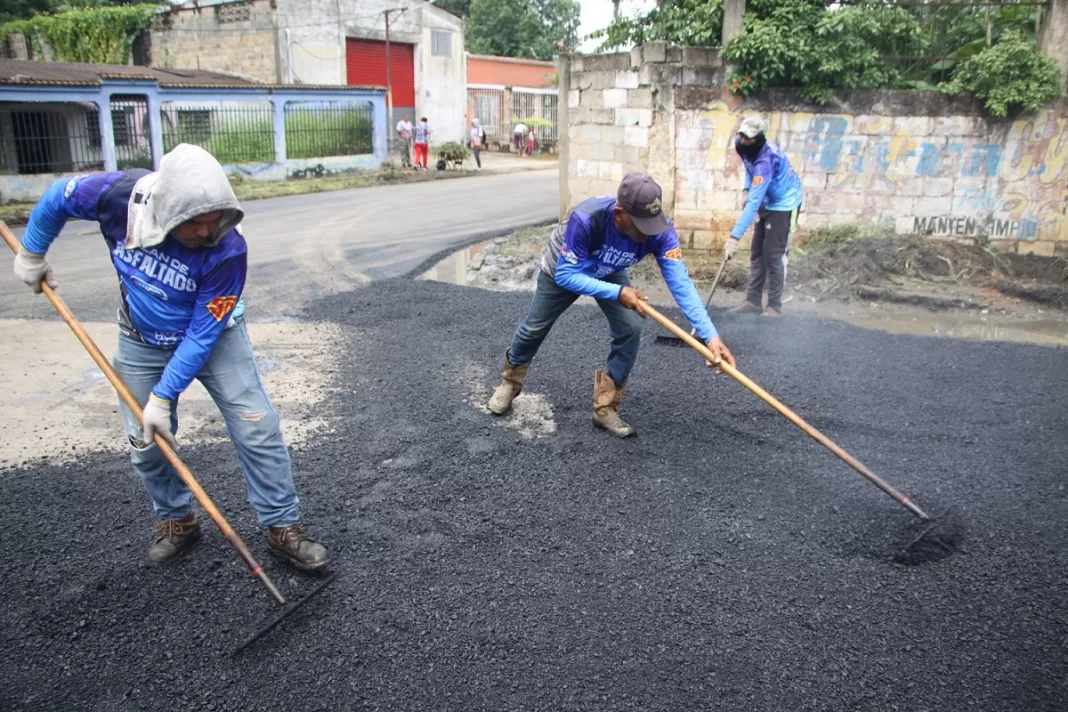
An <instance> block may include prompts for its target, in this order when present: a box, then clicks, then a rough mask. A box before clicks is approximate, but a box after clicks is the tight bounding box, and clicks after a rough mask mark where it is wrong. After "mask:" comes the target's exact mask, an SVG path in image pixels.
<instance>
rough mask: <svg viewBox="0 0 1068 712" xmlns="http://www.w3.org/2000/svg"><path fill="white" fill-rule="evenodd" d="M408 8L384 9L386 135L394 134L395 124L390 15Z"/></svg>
mask: <svg viewBox="0 0 1068 712" xmlns="http://www.w3.org/2000/svg"><path fill="white" fill-rule="evenodd" d="M407 9H408V8H404V7H392V8H390V9H388V10H383V11H382V14H383V15H385V16H386V135H387V136H392V135H393V133H392V131H391V127H392V126H393V81H392V78H391V77H390V73H389V16H390V14H392V13H394V12H399V13H403V12H404V11H405V10H407Z"/></svg>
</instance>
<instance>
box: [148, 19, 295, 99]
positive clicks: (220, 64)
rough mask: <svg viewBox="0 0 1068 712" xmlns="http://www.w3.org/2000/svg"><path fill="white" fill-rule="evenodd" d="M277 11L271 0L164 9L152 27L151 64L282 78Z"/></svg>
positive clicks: (271, 80) (264, 78) (266, 79)
mask: <svg viewBox="0 0 1068 712" xmlns="http://www.w3.org/2000/svg"><path fill="white" fill-rule="evenodd" d="M273 12H274V10H273V9H272V8H271V3H270V2H269V0H250V2H245V3H233V4H226V5H217V6H209V7H204V8H199V9H195V10H181V11H176V12H171V13H169V14H167V15H162V16H161V17H160V19H159V20H158V21H157V22H156V25H155V27H153V29H152V36H151V39H152V49H151V52H152V64H153V65H155V66H157V67H171V68H175V69H206V70H210V71H215V72H229V73H231V74H237V75H240V76H243V77H248V78H249V79H256V80H259V81H262V82H269V83H276V82H280V81H281V80H280V78H279V76H278V72H279V69H278V67H279V65H278V62H277V49H276V47H277V43H276V40H275V29H274V22H273V20H272V13H273Z"/></svg>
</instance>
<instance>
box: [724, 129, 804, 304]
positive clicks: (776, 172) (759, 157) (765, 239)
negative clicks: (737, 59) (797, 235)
mask: <svg viewBox="0 0 1068 712" xmlns="http://www.w3.org/2000/svg"><path fill="white" fill-rule="evenodd" d="M767 128H768V125H767V122H766V121H764V120H763V119H761V118H759V117H756V116H751V117H749V118H747V119H745V120H744V121H743V122H742V126H741V128H739V129H738V137H737V138H736V139H735V142H734V148H735V150H737V151H738V155H739V156H741V157H742V163H743V164H744V165H745V190H747V191H749V197H748V198H747V199H746V201H745V208H744V209H743V210H742V214H741V215H740V216H738V222H737V223H735V225H734V229H733V230H731V234H730V238H728V240H727V242H726V244H725V245H724V246H723V256H724V258H725V259H730V258H731V256H732V255H733V254H734V251H735V250H737V249H738V243H739V242H741V240H742V237H743V236H744V235H745V233H746V231H747V230H748V229H749V226H750V225H753V246H752V248H751V250H750V255H749V291H748V293H747V294H746V298H745V301H744V302H743V303H742V305H741V306H738V307H735V308H734V310H733V311H738V312H756V313H759V312H760V311H761V302H762V301H763V292H764V285H765V284H767V287H768V305H767V307H765V308H764V309H763V313H764V316H771V317H776V316H782V293H783V288H784V287H785V286H786V265H787V260H788V255H789V251H790V234H791V233H792V232H793V229H794V226H795V225H796V224H797V215H798V213H800V212H801V200H802V192H801V179H800V178H798V177H797V173H795V172H794V169H793V167H791V166H790V161H789V159H787V158H786V154H785V153H783V151H782V149H781V148H779V147H778V146H776V145H775V144H773V143H769V142H768V139H767V137H766V136H765V132H766V131H767Z"/></svg>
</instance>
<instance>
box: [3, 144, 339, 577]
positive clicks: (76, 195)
mask: <svg viewBox="0 0 1068 712" xmlns="http://www.w3.org/2000/svg"><path fill="white" fill-rule="evenodd" d="M243 217H244V212H243V211H242V210H241V206H240V205H239V204H238V202H237V197H236V196H235V195H234V191H233V189H232V188H231V187H230V182H229V180H228V179H227V177H226V173H225V172H224V171H223V168H222V166H220V165H219V162H218V161H216V160H215V158H213V157H212V156H211V154H209V153H208V152H206V151H204V150H203V149H201V148H198V147H196V146H190V145H187V144H181V145H179V146H177V147H175V149H174V150H173V151H171V152H170V153H168V154H167V155H165V156H164V157H163V159H162V160H161V161H160V168H159V171H158V172H150V171H146V170H141V169H137V170H129V171H118V172H115V173H97V174H92V175H87V176H79V177H76V178H71V179H69V180H60V181H57V182H56V183H54V184H53V185H52V187H51V188H49V189H48V190H47V191H46V192H45V194H44V196H43V197H42V198H41V200H40V201H39V202H38V203H37V206H36V207H35V208H34V209H33V212H32V213H31V215H30V220H29V224H28V225H27V227H26V234H25V235H24V237H23V238H22V247H21V249H20V250H19V253H18V256H17V257H16V258H15V274H16V275H17V276H18V277H19V279H21V280H22V281H23V282H25V283H26V284H27V285H28V286H29V287H30V288H31V289H33V290H34V291H35V292H40V291H41V287H40V283H41V280H42V279H44V280H46V281H47V283H48V284H49V285H51V286H53V287H54V286H55V285H56V282H55V278H54V277H53V274H52V268H51V266H50V265H49V263H48V258H47V257H46V256H45V253H46V252H48V248H49V246H50V245H51V244H52V241H53V240H55V238H56V237H57V236H58V235H59V233H60V231H61V230H62V229H63V226H64V225H65V224H66V222H67V220H68V219H70V218H79V219H82V220H94V221H96V222H98V223H99V224H100V231H101V232H102V233H103V235H104V241H105V242H106V243H107V247H108V250H109V251H110V253H111V262H112V265H113V266H114V267H115V271H116V272H118V277H119V310H118V321H119V344H118V348H117V349H116V351H115V357H114V364H115V369H116V370H117V371H118V372H119V375H120V376H122V379H123V381H125V382H126V385H127V386H129V387H130V390H131V391H133V394H134V396H135V397H136V398H137V399H138V401H139V402H141V403H142V404H143V405H144V415H143V417H142V418H141V419H140V420H138V419H137V418H136V417H135V416H134V414H133V413H132V412H131V411H130V410H129V409H128V408H127V407H126V405H125V404H124V403H123V402H122V401H121V400H120V401H119V403H120V406H121V407H122V412H123V419H124V421H125V426H126V436H127V439H128V440H129V447H130V457H131V459H132V461H133V467H134V470H135V471H136V472H137V474H138V475H139V476H140V478H141V482H142V483H143V484H144V487H145V490H146V491H147V492H148V495H149V497H150V498H151V499H152V506H153V509H154V511H155V514H156V516H157V517H158V518H159V520H160V522H159V525H158V531H157V533H156V537H155V539H154V541H153V543H152V545H151V546H150V547H149V549H148V555H147V559H146V561H147V563H149V564H159V563H162V562H164V561H167V560H169V559H173V558H174V557H176V556H178V555H179V554H181V553H182V552H183V551H185V550H186V549H189V548H190V547H191V546H193V545H194V544H195V543H196V542H197V541H198V540H199V539H200V525H199V523H198V522H197V519H196V516H195V515H194V513H193V511H192V506H193V496H192V493H190V491H189V490H188V489H187V488H186V486H185V485H184V484H183V483H182V481H181V479H179V477H178V474H177V473H176V472H175V471H174V469H173V468H172V467H171V466H170V464H169V463H168V462H167V460H166V459H165V458H164V457H163V454H162V453H161V452H160V451H159V448H157V447H156V445H155V444H154V443H153V440H154V436H155V435H157V434H158V435H160V436H162V437H163V439H164V440H166V441H167V442H169V443H170V444H171V445H175V444H176V443H175V437H174V435H175V432H176V431H177V429H178V416H177V405H178V398H179V397H180V396H181V394H182V393H183V392H184V391H185V389H186V388H188V387H189V385H190V383H192V382H193V379H194V378H196V379H198V380H199V381H200V382H201V383H202V384H203V385H204V387H205V388H206V389H207V391H208V393H209V394H211V397H212V399H213V400H214V401H215V404H216V405H217V406H218V407H219V410H220V411H222V414H223V417H224V418H225V420H226V429H227V432H229V434H230V438H231V440H232V441H233V443H234V446H235V447H236V449H237V456H238V461H239V462H240V464H241V470H242V472H243V473H244V475H245V481H246V484H247V486H248V497H249V502H250V503H251V504H252V507H253V509H255V510H256V514H257V515H258V517H259V521H260V523H261V524H262V525H263V526H265V527H267V544H268V547H269V549H270V551H271V553H272V554H275V555H276V556H278V557H280V558H282V559H284V560H285V561H288V562H290V563H292V564H293V565H295V566H297V567H298V568H301V569H305V570H314V569H319V568H321V567H323V566H325V565H326V563H327V553H326V549H325V548H324V547H323V546H322V544H319V543H318V542H316V541H314V540H312V539H311V538H309V537H308V535H307V534H306V533H305V532H304V529H303V528H302V526H301V525H300V522H299V510H298V499H297V492H296V489H295V488H294V486H293V474H292V469H291V464H290V458H289V451H288V450H287V448H286V443H285V440H284V439H283V437H282V429H281V426H280V423H279V419H278V413H277V412H276V411H275V409H274V408H273V407H272V405H271V401H270V399H269V398H268V397H267V393H266V392H265V391H264V388H263V382H262V381H261V380H260V374H259V372H258V370H257V368H256V360H255V357H254V356H253V353H252V344H251V342H250V341H249V337H248V332H247V330H246V327H245V321H244V311H245V307H244V303H243V301H242V299H241V293H242V291H243V289H244V287H245V276H246V272H247V267H248V246H247V245H246V243H245V238H244V236H243V235H242V232H241V227H240V223H241V220H242V218H243Z"/></svg>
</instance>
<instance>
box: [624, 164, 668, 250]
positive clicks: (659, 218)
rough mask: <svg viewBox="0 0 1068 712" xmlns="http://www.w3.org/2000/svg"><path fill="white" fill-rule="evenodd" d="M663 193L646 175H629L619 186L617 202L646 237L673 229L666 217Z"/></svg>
mask: <svg viewBox="0 0 1068 712" xmlns="http://www.w3.org/2000/svg"><path fill="white" fill-rule="evenodd" d="M663 196H664V193H663V191H661V190H660V186H659V185H657V184H656V181H655V180H653V179H652V178H650V177H649V176H648V175H646V174H645V173H637V172H634V173H628V174H627V175H625V176H623V182H622V183H620V184H619V193H617V194H616V202H617V203H619V206H620V207H621V208H623V210H624V211H625V212H626V213H627V215H630V217H631V219H632V220H633V221H634V226H635V227H636V228H638V229H639V230H641V231H642V233H643V234H645V235H659V234H660V233H662V232H665V231H667V230H668V229H670V228H671V223H669V222H668V219H667V218H666V217H664V212H663Z"/></svg>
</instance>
